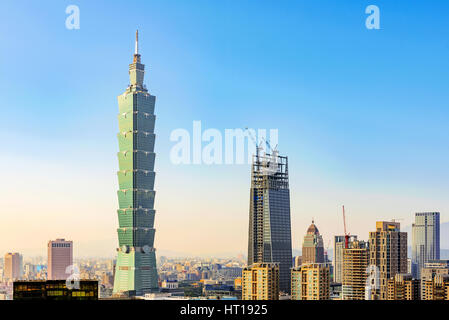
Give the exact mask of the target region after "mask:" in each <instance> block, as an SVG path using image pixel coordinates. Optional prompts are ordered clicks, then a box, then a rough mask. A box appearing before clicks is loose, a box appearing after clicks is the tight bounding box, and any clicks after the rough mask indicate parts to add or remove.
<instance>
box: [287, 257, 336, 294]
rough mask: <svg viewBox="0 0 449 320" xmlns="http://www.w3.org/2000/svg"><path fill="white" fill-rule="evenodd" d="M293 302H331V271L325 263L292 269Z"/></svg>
mask: <svg viewBox="0 0 449 320" xmlns="http://www.w3.org/2000/svg"><path fill="white" fill-rule="evenodd" d="M291 278H292V286H291V288H292V294H291V298H292V300H329V292H330V270H329V266H328V265H326V264H324V263H310V264H303V265H301V266H300V267H296V268H293V269H292V277H291Z"/></svg>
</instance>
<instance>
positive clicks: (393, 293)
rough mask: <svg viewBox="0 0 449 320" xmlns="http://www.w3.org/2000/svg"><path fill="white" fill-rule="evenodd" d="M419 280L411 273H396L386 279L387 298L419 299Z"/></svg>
mask: <svg viewBox="0 0 449 320" xmlns="http://www.w3.org/2000/svg"><path fill="white" fill-rule="evenodd" d="M419 291H420V282H419V280H418V279H413V277H412V275H411V274H399V273H398V274H396V275H395V276H394V277H393V278H390V279H388V281H387V300H419V299H420V292H419Z"/></svg>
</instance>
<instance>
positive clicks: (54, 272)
mask: <svg viewBox="0 0 449 320" xmlns="http://www.w3.org/2000/svg"><path fill="white" fill-rule="evenodd" d="M47 250H48V267H47V280H66V279H67V277H68V276H69V275H70V274H71V271H69V270H67V268H68V267H69V266H71V265H73V242H72V241H66V240H65V239H56V240H54V241H52V240H50V241H48V248H47ZM66 271H69V272H67V273H66Z"/></svg>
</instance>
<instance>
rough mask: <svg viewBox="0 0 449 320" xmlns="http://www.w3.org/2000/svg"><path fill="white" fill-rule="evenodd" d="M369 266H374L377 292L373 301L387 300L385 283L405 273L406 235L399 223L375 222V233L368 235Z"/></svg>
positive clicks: (374, 293)
mask: <svg viewBox="0 0 449 320" xmlns="http://www.w3.org/2000/svg"><path fill="white" fill-rule="evenodd" d="M369 247H370V265H373V266H376V268H377V273H378V276H379V290H377V291H376V292H373V295H372V297H373V299H380V300H386V299H387V281H388V279H390V278H392V277H394V276H395V275H396V274H398V273H407V233H406V232H401V231H400V223H399V222H387V221H378V222H376V231H372V232H370V233H369Z"/></svg>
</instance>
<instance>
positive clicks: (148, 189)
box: [113, 32, 158, 296]
mask: <svg viewBox="0 0 449 320" xmlns="http://www.w3.org/2000/svg"><path fill="white" fill-rule="evenodd" d="M143 76H144V65H143V64H141V62H140V54H139V51H138V34H137V32H136V48H135V52H134V58H133V63H131V64H130V65H129V78H130V85H129V86H128V88H127V89H126V91H125V92H124V93H123V94H122V95H120V96H119V97H118V104H119V115H118V122H119V130H120V132H119V134H118V142H119V148H120V151H119V153H118V161H119V171H118V182H119V190H118V192H117V194H118V201H119V209H118V210H117V213H118V220H119V228H118V230H117V231H118V240H119V248H118V249H117V251H118V256H117V264H116V272H115V278H114V290H113V293H114V295H128V296H133V295H141V294H144V293H146V292H152V291H154V290H156V289H157V288H158V277H157V270H156V253H155V249H154V233H155V229H154V215H155V210H154V196H155V191H154V178H155V172H154V160H155V153H154V141H155V134H154V123H155V115H154V105H155V100H156V97H155V96H152V95H151V94H149V93H148V90H147V88H146V87H145V85H144V84H143Z"/></svg>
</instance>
